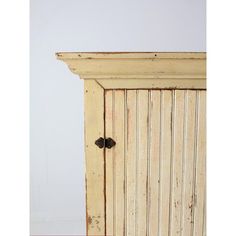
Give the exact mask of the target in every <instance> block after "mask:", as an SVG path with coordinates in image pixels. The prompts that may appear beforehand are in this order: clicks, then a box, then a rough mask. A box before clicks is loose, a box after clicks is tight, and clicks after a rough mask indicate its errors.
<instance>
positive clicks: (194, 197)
mask: <svg viewBox="0 0 236 236" xmlns="http://www.w3.org/2000/svg"><path fill="white" fill-rule="evenodd" d="M198 125H199V91H196V106H195V134H194V162H193V163H194V165H193V171H194V173H193V183H194V184H193V190H192V191H193V206H194V207H193V212H192V222H193V224H192V229H191V235H193V234H194V227H195V222H194V221H195V220H194V215H195V205H196V200H197V199H196V195H195V194H196V193H195V190H196V171H197V170H196V164H197V157H198V148H197V147H198V139H197V137H198Z"/></svg>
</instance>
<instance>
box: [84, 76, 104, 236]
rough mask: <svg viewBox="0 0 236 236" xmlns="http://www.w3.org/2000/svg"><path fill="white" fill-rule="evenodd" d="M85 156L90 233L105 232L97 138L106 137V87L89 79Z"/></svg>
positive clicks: (86, 85) (101, 153)
mask: <svg viewBox="0 0 236 236" xmlns="http://www.w3.org/2000/svg"><path fill="white" fill-rule="evenodd" d="M84 93H85V157H86V215H87V235H91V236H92V235H97V236H104V235H105V195H104V187H105V186H104V150H103V149H99V148H98V147H97V146H96V145H95V143H94V142H95V140H96V139H98V138H99V137H104V117H103V116H104V90H103V89H102V88H101V87H100V86H99V85H98V84H97V83H96V82H95V81H94V80H90V81H85V83H84Z"/></svg>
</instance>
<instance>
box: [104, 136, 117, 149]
mask: <svg viewBox="0 0 236 236" xmlns="http://www.w3.org/2000/svg"><path fill="white" fill-rule="evenodd" d="M115 145H116V142H115V141H114V140H113V139H112V138H107V139H106V140H105V146H106V148H109V149H110V148H112V147H114V146H115Z"/></svg>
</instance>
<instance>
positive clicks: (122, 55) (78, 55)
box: [56, 52, 206, 60]
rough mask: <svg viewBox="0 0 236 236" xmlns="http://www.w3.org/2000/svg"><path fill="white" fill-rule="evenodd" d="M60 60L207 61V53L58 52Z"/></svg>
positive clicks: (57, 55)
mask: <svg viewBox="0 0 236 236" xmlns="http://www.w3.org/2000/svg"><path fill="white" fill-rule="evenodd" d="M56 57H57V59H59V60H68V59H69V60H83V59H203V60H204V59H206V52H57V53H56Z"/></svg>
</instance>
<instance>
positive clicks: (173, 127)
mask: <svg viewBox="0 0 236 236" xmlns="http://www.w3.org/2000/svg"><path fill="white" fill-rule="evenodd" d="M171 96H172V107H171V164H170V175H171V176H170V202H169V228H168V235H169V236H170V235H171V226H172V218H171V215H172V192H173V156H174V149H173V146H174V141H175V123H174V120H175V103H176V98H175V91H172V94H171Z"/></svg>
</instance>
